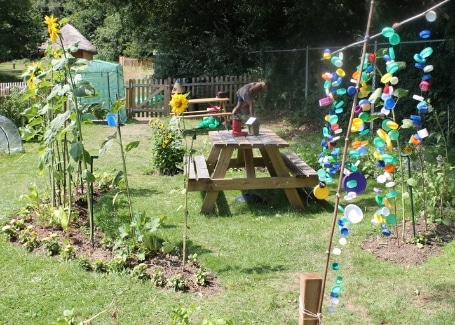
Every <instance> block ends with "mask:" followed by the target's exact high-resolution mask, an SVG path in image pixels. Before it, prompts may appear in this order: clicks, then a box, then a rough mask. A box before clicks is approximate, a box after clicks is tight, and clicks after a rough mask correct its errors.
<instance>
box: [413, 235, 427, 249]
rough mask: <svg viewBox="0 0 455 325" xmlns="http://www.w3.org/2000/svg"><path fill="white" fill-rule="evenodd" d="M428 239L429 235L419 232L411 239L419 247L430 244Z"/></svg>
mask: <svg viewBox="0 0 455 325" xmlns="http://www.w3.org/2000/svg"><path fill="white" fill-rule="evenodd" d="M428 241H429V239H428V236H427V235H425V234H421V233H419V234H417V235H416V236H415V237H414V238H413V239H412V240H411V243H413V244H415V245H416V246H417V247H418V248H423V247H424V246H425V245H426V244H428Z"/></svg>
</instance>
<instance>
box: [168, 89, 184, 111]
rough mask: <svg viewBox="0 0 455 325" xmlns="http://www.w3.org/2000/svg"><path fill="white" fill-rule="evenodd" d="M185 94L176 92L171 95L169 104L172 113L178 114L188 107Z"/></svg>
mask: <svg viewBox="0 0 455 325" xmlns="http://www.w3.org/2000/svg"><path fill="white" fill-rule="evenodd" d="M188 95H189V93H187V94H178V93H175V94H173V95H172V98H171V101H170V102H169V105H170V106H171V107H172V113H174V114H177V115H180V114H182V113H183V112H185V110H186V109H187V108H188V99H187V97H188Z"/></svg>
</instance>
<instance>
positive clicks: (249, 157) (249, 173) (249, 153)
mask: <svg viewBox="0 0 455 325" xmlns="http://www.w3.org/2000/svg"><path fill="white" fill-rule="evenodd" d="M243 155H244V159H245V170H246V177H247V178H255V177H256V173H255V168H254V158H253V150H252V149H243Z"/></svg>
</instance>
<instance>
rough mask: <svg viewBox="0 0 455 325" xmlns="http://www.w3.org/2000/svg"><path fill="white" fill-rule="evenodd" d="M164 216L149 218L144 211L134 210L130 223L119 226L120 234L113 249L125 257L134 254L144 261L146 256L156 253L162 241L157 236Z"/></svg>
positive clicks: (160, 247) (161, 245)
mask: <svg viewBox="0 0 455 325" xmlns="http://www.w3.org/2000/svg"><path fill="white" fill-rule="evenodd" d="M164 219H165V217H164V216H163V217H160V218H154V219H149V218H148V217H147V216H146V215H145V213H139V212H136V213H135V215H134V217H133V220H132V221H131V223H130V224H123V225H121V226H120V227H119V232H120V236H119V239H117V241H116V242H115V245H114V248H113V249H114V250H117V249H118V250H119V251H120V252H119V254H123V255H125V256H126V257H127V258H130V257H132V256H134V257H135V258H136V259H137V260H139V261H144V260H145V259H146V258H147V257H148V256H150V255H152V254H155V253H157V252H158V251H160V250H161V249H162V247H163V243H164V241H163V240H162V239H161V238H160V237H159V236H158V230H159V229H160V227H161V225H162V221H163V220H164Z"/></svg>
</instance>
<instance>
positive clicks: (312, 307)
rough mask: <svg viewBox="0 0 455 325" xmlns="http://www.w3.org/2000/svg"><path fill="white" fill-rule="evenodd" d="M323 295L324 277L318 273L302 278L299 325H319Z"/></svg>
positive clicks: (306, 274)
mask: <svg viewBox="0 0 455 325" xmlns="http://www.w3.org/2000/svg"><path fill="white" fill-rule="evenodd" d="M321 295H322V277H321V276H320V275H319V274H317V273H303V274H302V275H301V276H300V297H299V325H319V316H318V314H319V302H320V301H321Z"/></svg>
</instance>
